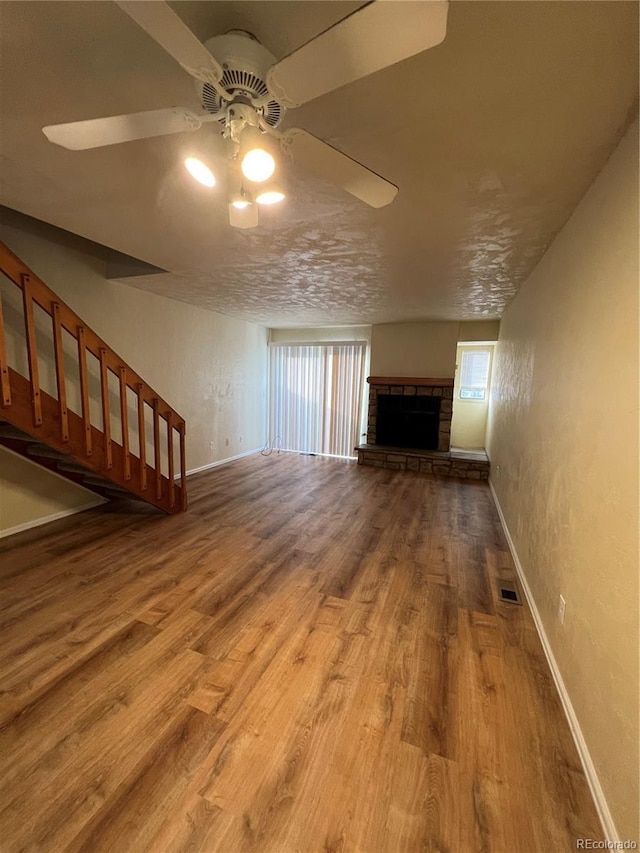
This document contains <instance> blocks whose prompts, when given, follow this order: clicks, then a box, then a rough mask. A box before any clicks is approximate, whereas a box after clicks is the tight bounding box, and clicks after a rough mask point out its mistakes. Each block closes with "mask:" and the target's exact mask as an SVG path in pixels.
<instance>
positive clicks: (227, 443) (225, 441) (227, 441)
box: [224, 438, 229, 447]
mask: <svg viewBox="0 0 640 853" xmlns="http://www.w3.org/2000/svg"><path fill="white" fill-rule="evenodd" d="M224 446H225V447H229V439H228V438H225V440H224Z"/></svg>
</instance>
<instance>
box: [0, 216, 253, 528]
mask: <svg viewBox="0 0 640 853" xmlns="http://www.w3.org/2000/svg"><path fill="white" fill-rule="evenodd" d="M0 239H1V240H3V242H5V243H6V244H7V245H8V246H9V247H10V248H11V249H12V250H13V251H14V252H15V253H16V254H17V255H19V256H20V257H21V258H22V259H23V260H24V261H25V262H26V263H27V264H28V265H29V266H30V267H31V268H32V269H33V271H34V272H35V273H36V274H38V275H39V276H40V277H41V278H42V279H43V280H44V281H45V282H46V283H47V284H48V285H49V286H50V287H51V288H52V289H53V290H55V291H56V292H57V293H58V294H59V295H60V296H61V298H62V299H63V300H64V301H65V302H67V303H68V304H69V305H70V307H71V308H73V309H74V310H75V311H76V312H77V313H78V314H79V315H80V316H81V317H82V318H83V319H84V320H86V321H87V323H88V324H89V325H90V326H91V327H92V328H93V329H94V330H95V331H96V332H97V333H98V334H99V335H100V336H101V337H103V338H104V339H105V340H106V341H107V342H108V343H109V344H110V346H112V347H113V348H114V349H115V350H116V352H118V353H119V355H121V356H122V357H123V358H124V359H125V361H127V362H128V363H129V364H130V365H131V366H132V367H133V368H134V370H136V371H137V372H138V373H139V374H140V375H141V376H142V377H143V378H144V379H145V380H146V381H148V382H149V384H150V385H152V387H154V388H155V389H156V390H157V391H158V393H159V394H160V395H161V396H162V397H163V398H164V399H165V400H166V401H167V402H168V403H170V404H171V405H172V406H173V407H174V408H175V409H176V410H177V411H178V412H179V413H180V414H181V415H182V416H183V417H184V418H185V420H186V423H187V468H188V469H189V470H192V469H194V468H199V467H202V466H205V465H207V464H209V463H211V462H215V461H218V460H221V459H226V458H229V457H231V456H234V455H237V454H239V453H243V452H245V451H249V450H253V449H256V448H259V447H262V446H263V445H264V443H265V440H266V375H267V374H266V366H267V346H266V343H267V330H266V329H264V328H263V327H260V326H257V325H254V324H252V323H246V322H243V321H241V320H236V319H234V318H232V317H226V316H222V315H220V314H215V313H213V312H211V311H206V310H204V309H202V308H195V307H192V306H190V305H186V304H184V303H182V302H176V301H175V300H171V299H166V298H164V297H161V296H156V295H155V294H151V293H148V292H146V291H142V290H138V289H136V288H135V287H132V286H129V285H126V284H120V283H118V282H115V281H109V280H107V279H106V278H105V260H104V253H103V252H102V251H101V250H100V249H99V248H97V247H93V246H92V245H91V244H89V243H86V242H85V241H83V240H80V239H79V238H75V237H73V236H71V235H68V234H65V233H64V232H60V231H58V230H57V229H53V228H50V227H49V226H46V225H44V224H43V223H38V222H36V221H35V220H32V219H29V218H27V217H23V216H21V215H20V214H16V213H13V212H11V211H9V212H4V213H3V221H2V222H1V223H0ZM9 290H13V291H16V293H17V288H15V287H14V286H13V285H11V284H9V283H7V282H6V280H5V284H4V285H3V293H5V292H6V293H7V294H8V293H9ZM8 309H9V310H8V318H7V322H8V325H9V326H10V324H11V322H12V318H13V321H14V324H15V322H16V320H17V318H18V315H17V313H16V312H15V311H13V310H12V308H11V305H9V306H8ZM9 331H11V329H9ZM10 354H11V358H13V359H14V360H17V361H19V358H18V355H17V352H16V351H15V347H14V346H13V341H10ZM10 363H11V362H10ZM14 366H15V364H14ZM41 373H42V377H43V387H45V389H46V390H48V389H47V384H51V383H52V373H51V370H50V365H47V364H43V365H42V370H41ZM71 386H72V383H71ZM70 405H71V407H72V408H74V405H73V387H71V388H70ZM112 408H114V407H112ZM114 411H115V408H114ZM130 420H132V419H131V418H130ZM116 435H117V434H116ZM211 445H213V447H211ZM0 452H1V451H0ZM18 464H19V465H22V470H23V477H21V476H20V475H19V473H17V469H16V465H18ZM0 492H2V503H1V504H0V509H1V511H2V515H0V530H2V529H7V528H9V527H13V526H16V525H22V524H25V523H28V522H29V521H33V520H35V519H37V518H41V517H43V516H46V515H49V514H52V513H57V512H60V511H64V510H65V509H69V508H72V507H73V506H74V505H78V504H86V502H87V501H88V500H90V499H91V498H92V493H89V492H87V491H86V490H84V489H80V488H79V487H76V486H72V485H70V484H66V483H63V482H62V481H61V480H60V479H59V478H57V477H55V476H54V475H51V474H49V473H48V472H46V471H44V470H43V469H41V468H36V467H34V466H33V465H31V464H29V463H28V462H26V461H22V460H18V461H17V462H16V460H15V457H11V459H10V458H9V454H7V453H4V452H2V455H0ZM45 494H46V495H48V498H47V499H46V505H44V504H43V495H45ZM53 496H55V497H53Z"/></svg>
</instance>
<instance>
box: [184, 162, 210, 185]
mask: <svg viewBox="0 0 640 853" xmlns="http://www.w3.org/2000/svg"><path fill="white" fill-rule="evenodd" d="M184 165H185V166H186V167H187V170H188V171H189V173H190V174H191V175H192V176H193V177H194V178H195V179H196V181H198V182H199V183H201V184H203V186H205V187H215V185H216V179H215V178H214V177H213V172H212V171H211V169H209V167H208V166H205V165H204V163H203V162H202V160H197V159H196V158H195V157H187V159H186V160H185V161H184Z"/></svg>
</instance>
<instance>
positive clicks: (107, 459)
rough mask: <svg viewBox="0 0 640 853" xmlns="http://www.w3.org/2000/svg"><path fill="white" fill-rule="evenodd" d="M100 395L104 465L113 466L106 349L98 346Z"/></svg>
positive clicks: (106, 466)
mask: <svg viewBox="0 0 640 853" xmlns="http://www.w3.org/2000/svg"><path fill="white" fill-rule="evenodd" d="M100 397H101V399H102V431H103V433H104V467H105V468H106V469H107V470H110V469H111V468H113V454H112V452H111V416H110V414H109V368H108V367H107V351H106V349H105V348H104V347H100Z"/></svg>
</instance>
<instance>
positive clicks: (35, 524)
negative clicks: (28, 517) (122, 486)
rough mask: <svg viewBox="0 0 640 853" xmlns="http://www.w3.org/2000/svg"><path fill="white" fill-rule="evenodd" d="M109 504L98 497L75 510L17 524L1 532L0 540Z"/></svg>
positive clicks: (62, 511) (63, 511)
mask: <svg viewBox="0 0 640 853" xmlns="http://www.w3.org/2000/svg"><path fill="white" fill-rule="evenodd" d="M105 503H107V501H106V500H105V499H104V498H100V497H98V496H97V495H96V498H95V500H92V501H90V502H89V503H86V504H81V505H80V506H77V507H74V508H73V509H63V510H61V511H60V512H54V513H52V515H43V516H41V517H40V518H35V519H33V520H32V521H25V522H23V523H22V524H16V526H15V527H8V528H7V529H6V530H0V539H4V537H5V536H13V534H14V533H22V532H23V531H25V530H31V528H33V527H40V525H42V524H49V522H50V521H58V520H59V519H61V518H66V517H67V516H69V515H75V514H76V513H77V512H84V511H85V509H93V508H94V507H96V506H102V504H105Z"/></svg>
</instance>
